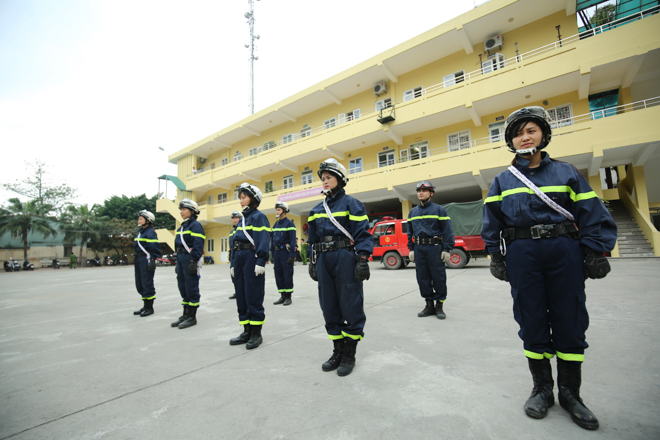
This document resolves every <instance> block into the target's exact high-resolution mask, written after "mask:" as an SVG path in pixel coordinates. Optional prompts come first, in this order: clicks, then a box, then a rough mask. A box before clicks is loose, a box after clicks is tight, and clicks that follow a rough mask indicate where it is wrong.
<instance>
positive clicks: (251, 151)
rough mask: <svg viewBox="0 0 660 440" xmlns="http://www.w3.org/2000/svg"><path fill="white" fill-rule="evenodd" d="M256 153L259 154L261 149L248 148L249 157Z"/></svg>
mask: <svg viewBox="0 0 660 440" xmlns="http://www.w3.org/2000/svg"><path fill="white" fill-rule="evenodd" d="M258 153H261V147H254V148H250V156H255V155H257V154H258Z"/></svg>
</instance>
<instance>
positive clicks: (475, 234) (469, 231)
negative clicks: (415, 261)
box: [371, 200, 486, 269]
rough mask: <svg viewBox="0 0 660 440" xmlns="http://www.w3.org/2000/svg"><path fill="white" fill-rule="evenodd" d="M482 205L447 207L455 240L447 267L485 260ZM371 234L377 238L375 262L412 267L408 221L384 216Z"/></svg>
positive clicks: (375, 241)
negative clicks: (479, 259)
mask: <svg viewBox="0 0 660 440" xmlns="http://www.w3.org/2000/svg"><path fill="white" fill-rule="evenodd" d="M482 206H483V202H481V201H480V200H478V201H476V202H468V203H448V204H447V205H444V208H445V209H446V210H447V213H448V214H449V217H450V218H451V220H452V228H453V229H454V240H455V241H456V244H455V245H454V249H453V250H452V251H451V252H450V254H451V257H450V260H449V263H447V267H448V268H450V269H461V268H462V267H464V266H465V265H466V264H467V263H468V262H469V261H470V259H472V258H474V259H476V258H485V257H486V244H485V243H484V241H483V240H482V239H481V209H482ZM371 234H372V235H373V236H374V253H373V255H372V258H373V260H374V261H380V262H381V263H383V264H384V265H385V268H386V269H400V268H402V267H405V266H408V264H410V259H409V258H408V254H409V253H410V251H409V250H408V220H406V219H394V218H392V217H385V218H383V220H382V221H380V222H378V223H376V224H375V225H374V227H373V229H372V230H371Z"/></svg>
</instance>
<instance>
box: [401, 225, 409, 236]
mask: <svg viewBox="0 0 660 440" xmlns="http://www.w3.org/2000/svg"><path fill="white" fill-rule="evenodd" d="M401 232H403V233H404V234H407V233H408V222H403V223H401Z"/></svg>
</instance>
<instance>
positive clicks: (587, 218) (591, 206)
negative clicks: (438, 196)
mask: <svg viewBox="0 0 660 440" xmlns="http://www.w3.org/2000/svg"><path fill="white" fill-rule="evenodd" d="M541 154H542V155H543V159H542V160H541V164H540V165H539V167H538V168H529V161H528V160H527V159H524V158H521V157H518V159H517V161H518V164H517V168H518V170H520V172H521V173H522V174H523V175H524V176H525V177H527V178H528V179H529V180H531V181H532V183H534V185H536V186H538V187H539V189H540V190H541V191H542V192H543V193H545V194H546V195H547V196H548V197H550V199H551V200H552V201H554V202H556V203H557V204H559V205H560V206H561V207H562V208H564V209H566V210H567V211H569V212H570V213H571V214H573V216H574V217H575V223H576V224H577V226H578V229H579V230H580V236H581V239H580V241H581V243H582V244H584V245H586V246H588V247H590V248H591V249H593V250H595V251H597V252H610V251H611V250H612V249H613V248H614V245H615V243H616V224H615V223H614V220H613V219H612V216H611V215H610V212H609V211H608V210H607V208H606V207H605V205H603V202H601V201H600V199H599V198H598V196H597V195H596V193H595V192H594V191H593V190H592V189H591V187H590V186H589V183H587V180H586V179H585V178H584V176H582V174H580V172H579V171H578V170H577V168H575V167H574V166H573V165H571V164H569V163H564V162H559V161H555V160H552V159H550V156H549V155H548V153H546V152H542V153H541ZM565 221H568V220H567V219H566V217H564V216H563V215H562V214H560V213H558V212H557V211H555V210H554V209H552V208H550V207H549V206H548V205H546V204H545V203H544V202H543V200H541V199H540V198H539V197H538V196H537V195H536V194H534V192H533V191H532V190H531V189H529V188H527V186H526V185H525V184H524V183H522V182H521V181H520V180H518V178H517V177H516V176H514V175H513V174H512V173H511V172H510V171H508V170H507V171H504V172H502V173H500V174H498V175H497V176H496V177H495V180H493V183H492V184H491V185H490V189H489V190H488V197H486V201H485V203H484V211H483V229H482V232H481V236H482V238H483V239H484V241H485V242H486V247H487V250H488V252H489V253H491V254H494V253H497V252H499V251H500V247H499V243H500V231H501V230H502V229H505V228H528V227H531V226H534V225H550V224H557V223H563V222H565Z"/></svg>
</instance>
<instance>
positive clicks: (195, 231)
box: [170, 199, 206, 329]
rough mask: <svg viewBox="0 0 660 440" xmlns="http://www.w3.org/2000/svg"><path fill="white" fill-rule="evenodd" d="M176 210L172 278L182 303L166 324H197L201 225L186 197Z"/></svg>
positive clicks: (194, 204) (193, 205)
mask: <svg viewBox="0 0 660 440" xmlns="http://www.w3.org/2000/svg"><path fill="white" fill-rule="evenodd" d="M179 212H180V213H181V217H182V218H183V223H181V228H180V229H179V230H177V231H176V238H175V240H174V247H175V248H176V253H177V258H176V279H177V282H178V284H179V293H180V294H181V304H183V315H181V316H180V317H179V319H177V320H176V321H174V322H173V323H172V324H170V325H171V326H172V327H177V328H181V329H183V328H188V327H192V326H193V325H196V324H197V309H198V308H199V298H200V294H199V278H200V273H201V269H202V258H203V252H204V240H206V236H205V235H204V228H203V227H202V225H201V223H199V222H198V221H197V215H199V207H198V206H197V203H195V202H193V201H192V200H190V199H183V200H181V202H180V203H179Z"/></svg>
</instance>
